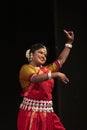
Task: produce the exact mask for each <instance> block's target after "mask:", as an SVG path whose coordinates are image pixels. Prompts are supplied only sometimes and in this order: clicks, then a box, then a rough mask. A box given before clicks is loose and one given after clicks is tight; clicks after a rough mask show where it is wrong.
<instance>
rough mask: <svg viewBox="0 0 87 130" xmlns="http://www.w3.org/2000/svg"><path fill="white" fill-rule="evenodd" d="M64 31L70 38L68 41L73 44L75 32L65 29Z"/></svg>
mask: <svg viewBox="0 0 87 130" xmlns="http://www.w3.org/2000/svg"><path fill="white" fill-rule="evenodd" d="M64 33H65V34H66V37H67V38H68V43H70V44H72V43H73V41H74V32H73V31H67V30H64Z"/></svg>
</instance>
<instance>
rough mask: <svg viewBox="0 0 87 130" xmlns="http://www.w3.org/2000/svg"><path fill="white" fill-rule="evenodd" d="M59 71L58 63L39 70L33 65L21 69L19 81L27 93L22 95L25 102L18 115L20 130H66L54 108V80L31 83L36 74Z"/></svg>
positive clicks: (24, 92)
mask: <svg viewBox="0 0 87 130" xmlns="http://www.w3.org/2000/svg"><path fill="white" fill-rule="evenodd" d="M59 69H60V65H59V63H58V61H55V62H53V63H52V64H50V65H48V66H45V67H41V68H39V69H38V68H35V67H33V66H31V65H24V66H23V67H22V68H21V70H20V75H19V79H20V84H21V86H22V88H23V90H25V91H23V93H22V94H21V96H23V101H22V103H21V104H20V109H19V113H18V120H17V127H18V130H65V128H64V126H63V124H62V123H61V121H60V119H59V117H58V116H57V115H56V114H55V113H54V111H53V107H52V90H53V87H54V80H53V79H50V80H47V81H44V82H40V83H37V84H34V83H31V82H30V79H31V78H32V76H34V75H35V74H41V73H48V72H49V71H51V72H53V71H56V70H57V71H58V70H59ZM25 88H27V89H25Z"/></svg>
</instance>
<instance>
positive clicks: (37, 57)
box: [32, 48, 47, 65]
mask: <svg viewBox="0 0 87 130" xmlns="http://www.w3.org/2000/svg"><path fill="white" fill-rule="evenodd" d="M46 57H47V50H46V49H45V48H40V49H38V50H36V51H35V52H34V54H33V59H32V60H33V62H34V63H35V64H36V65H43V64H44V63H45V62H46Z"/></svg>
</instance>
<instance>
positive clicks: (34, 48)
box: [30, 43, 46, 53]
mask: <svg viewBox="0 0 87 130" xmlns="http://www.w3.org/2000/svg"><path fill="white" fill-rule="evenodd" d="M40 48H45V49H46V47H45V45H44V43H36V44H33V45H32V46H31V49H30V53H34V52H35V51H36V50H38V49H40Z"/></svg>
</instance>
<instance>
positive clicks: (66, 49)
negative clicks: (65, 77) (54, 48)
mask: <svg viewBox="0 0 87 130" xmlns="http://www.w3.org/2000/svg"><path fill="white" fill-rule="evenodd" d="M64 33H65V35H66V37H67V39H68V42H67V43H66V44H65V47H64V49H63V50H62V52H61V53H60V55H59V57H58V61H59V62H60V67H62V65H63V64H64V63H65V61H66V59H67V57H68V55H69V53H70V50H71V48H72V43H73V41H74V33H73V31H67V30H64Z"/></svg>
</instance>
